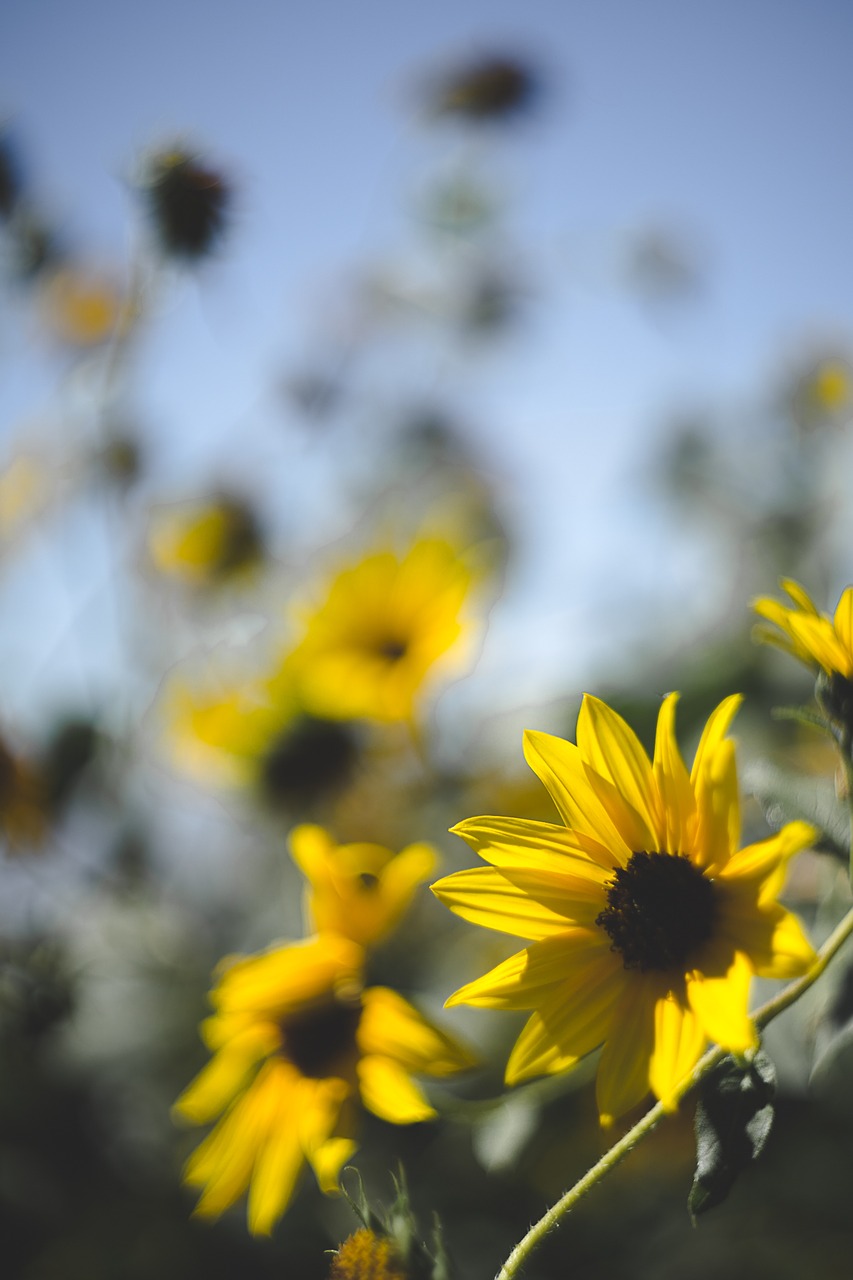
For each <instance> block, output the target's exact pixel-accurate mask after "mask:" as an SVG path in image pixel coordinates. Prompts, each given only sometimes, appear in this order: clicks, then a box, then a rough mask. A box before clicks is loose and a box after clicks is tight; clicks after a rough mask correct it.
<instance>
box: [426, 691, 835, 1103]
mask: <svg viewBox="0 0 853 1280" xmlns="http://www.w3.org/2000/svg"><path fill="white" fill-rule="evenodd" d="M676 701H677V694H670V695H669V696H668V697H667V698H666V699H665V700H664V702H663V704H662V706H661V709H660V714H659V717H658V725H657V738H656V742H655V752H654V760H653V761H650V760H649V758H648V756H647V755H646V752H645V751H644V749H643V747H642V746H641V745H640V742H639V740H638V739H637V737H636V735H635V734H634V733H633V731H632V730H631V729H630V728H629V726H628V725H627V724H626V723H625V721H624V720H622V718H621V717H620V716H618V715H617V714H616V713H615V712H614V711H612V710H611V709H610V708H609V707H608V706H606V705H605V704H604V703H603V702H600V701H599V700H598V699H596V698H591V697H585V698H584V701H583V704H582V706H581V711H580V715H579V717H578V726H577V746H575V745H573V744H572V743H570V742H566V741H564V740H563V739H562V738H555V737H552V736H550V735H549V734H544V733H529V732H528V733H527V734H526V735H525V754H526V757H527V761H528V763H529V764H530V766H531V768H532V769H533V770H534V771H535V772H536V773H537V774H538V776H539V778H540V779H541V781H542V782H543V783H544V784H545V786H546V787H547V789H548V791H549V793H550V795H551V798H552V800H553V801H554V803H555V805H556V807H557V809H558V810H559V813H560V816H561V818H562V819H563V823H564V824H565V825H564V826H558V825H554V824H551V823H548V822H535V821H532V820H529V819H521V818H518V819H514V818H497V817H484V818H471V819H468V820H467V821H465V822H462V823H460V824H459V826H457V827H455V828H454V830H455V831H456V832H457V833H458V834H459V835H461V836H462V837H463V838H464V839H465V840H467V841H468V843H469V844H470V845H471V846H472V847H473V848H474V849H475V850H476V851H477V853H478V854H479V855H480V856H481V857H482V858H483V859H484V861H486V862H488V863H490V864H491V865H490V866H489V867H481V868H476V869H474V870H470V871H460V872H457V873H456V874H454V875H451V876H447V877H446V878H445V879H443V880H440V881H439V882H438V884H436V885H434V886H433V888H434V892H435V893H436V894H437V895H438V897H439V898H440V899H441V900H442V901H443V902H444V903H445V904H446V905H447V906H448V907H450V908H451V910H453V911H455V912H456V913H457V914H458V915H461V916H462V917H463V918H464V919H466V920H470V921H472V922H473V923H474V924H480V925H485V926H487V927H489V928H492V929H500V930H503V931H504V932H506V933H511V934H515V935H516V936H518V937H521V938H526V939H529V940H530V942H531V945H530V946H528V947H526V948H525V949H524V950H523V951H520V952H518V953H517V954H516V955H514V956H512V957H511V958H510V959H509V960H507V961H505V962H504V963H503V964H500V965H498V966H497V968H495V969H493V970H492V971H491V972H490V973H487V974H486V975H485V976H484V977H482V978H479V979H477V980H476V981H474V982H470V983H468V984H467V985H466V986H464V987H462V988H461V989H460V990H459V991H457V992H456V993H455V994H454V995H452V996H451V997H450V999H449V1000H448V1002H447V1003H448V1004H449V1005H452V1004H472V1005H478V1006H481V1007H483V1008H495V1009H533V1010H535V1012H534V1013H533V1015H532V1017H531V1018H530V1019H529V1021H528V1022H527V1024H526V1026H525V1028H524V1030H523V1031H522V1033H521V1036H520V1037H519V1039H518V1041H517V1043H516V1045H515V1047H514V1049H513V1051H512V1054H511V1056H510V1060H509V1063H508V1065H507V1071H506V1077H507V1081H508V1083H510V1084H514V1083H516V1082H517V1081H520V1080H526V1079H527V1078H528V1077H531V1076H536V1075H540V1074H545V1073H552V1072H559V1071H564V1070H567V1069H568V1068H570V1067H573V1066H574V1065H575V1064H576V1063H577V1062H578V1061H579V1060H580V1059H581V1058H583V1057H584V1056H585V1055H586V1054H588V1053H590V1052H591V1051H592V1050H593V1049H596V1048H598V1047H599V1046H600V1045H603V1046H604V1049H603V1052H602V1055H601V1061H600V1064H599V1068H598V1078H597V1095H598V1105H599V1110H600V1112H601V1117H602V1122H603V1123H609V1122H610V1121H612V1120H613V1119H614V1118H615V1117H616V1116H619V1115H621V1114H623V1113H624V1112H625V1111H628V1110H629V1109H630V1108H631V1107H633V1106H634V1105H635V1104H636V1103H638V1102H640V1100H641V1099H642V1098H643V1097H644V1096H645V1094H646V1092H647V1091H648V1090H649V1089H651V1091H652V1092H653V1093H654V1094H655V1095H656V1096H657V1097H658V1098H659V1099H661V1101H662V1102H663V1103H664V1105H665V1106H667V1107H674V1106H675V1105H676V1104H677V1089H678V1086H679V1084H680V1083H681V1082H682V1081H683V1080H684V1078H685V1077H686V1076H687V1075H688V1074H689V1072H690V1071H691V1070H692V1068H693V1067H694V1066H695V1064H696V1062H697V1061H698V1059H699V1057H700V1056H701V1054H702V1052H703V1050H704V1048H705V1046H706V1043H707V1041H708V1040H713V1041H716V1043H717V1044H719V1045H721V1046H722V1047H723V1048H725V1049H728V1050H729V1051H731V1052H732V1053H737V1054H742V1053H746V1052H747V1051H748V1050H750V1049H754V1048H755V1047H756V1045H757V1043H758V1036H757V1033H756V1029H755V1026H754V1024H753V1022H752V1020H751V1019H750V1017H749V1014H748V1012H747V1008H748V1004H747V1002H748V994H749V983H750V979H751V977H752V975H753V974H758V975H760V976H762V977H770V978H787V977H790V976H792V975H794V974H800V973H803V972H804V971H805V970H806V969H807V968H808V966H809V965H810V964H811V962H812V961H813V959H814V953H813V951H812V948H811V947H810V946H809V943H808V942H807V941H806V938H805V937H804V935H803V932H802V930H801V928H800V925H799V924H798V922H797V920H796V918H795V917H794V916H793V915H791V914H790V913H789V912H788V911H786V910H784V908H782V907H781V906H779V904H778V903H777V902H776V895H777V894H778V892H779V891H780V889H781V887H782V882H783V880H784V875H785V866H786V863H787V861H788V859H789V858H790V856H791V855H792V854H794V853H796V852H797V851H798V850H800V849H802V848H804V847H805V846H806V845H808V844H809V843H810V841H811V840H812V839H813V837H814V835H815V832H814V831H813V830H812V828H811V827H809V826H807V825H806V824H805V823H802V822H793V823H789V824H788V825H787V826H785V827H784V828H783V829H782V830H781V831H780V832H779V833H778V834H777V835H774V836H771V837H770V838H769V839H767V840H763V841H761V842H759V843H757V844H752V845H749V846H747V847H746V848H744V849H739V847H738V846H739V842H740V805H739V796H738V782H737V773H736V767H735V751H734V743H733V742H732V741H731V739H729V738H727V737H726V731H727V729H728V726H729V724H730V722H731V719H732V717H733V715H734V713H735V711H736V710H737V707H738V705H739V702H740V699H739V698H738V697H737V696H733V697H730V698H727V699H726V700H725V701H724V702H722V703H721V704H720V705H719V707H717V709H716V711H714V712H713V714H712V715H711V717H710V719H709V720H708V723H707V725H706V726H705V730H704V733H703V735H702V739H701V741H700V743H699V747H698V749H697V752H696V757H695V760H694V762H693V768H692V771H691V772H690V773H688V771H687V768H686V766H685V764H684V761H683V760H682V758H681V754H680V752H679V749H678V745H677V742H676V739H675V704H676Z"/></svg>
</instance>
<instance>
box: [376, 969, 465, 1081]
mask: <svg viewBox="0 0 853 1280" xmlns="http://www.w3.org/2000/svg"><path fill="white" fill-rule="evenodd" d="M362 1003H363V1008H362V1015H361V1021H360V1023H359V1027H358V1032H357V1033H356V1040H357V1043H358V1046H359V1049H360V1050H361V1052H362V1053H363V1054H367V1055H381V1056H384V1057H387V1058H394V1059H395V1060H396V1061H397V1062H399V1063H400V1064H401V1066H403V1067H405V1068H406V1070H407V1071H418V1072H423V1073H424V1074H426V1075H434V1076H445V1075H450V1074H452V1073H453V1072H455V1071H463V1070H465V1069H466V1068H467V1067H472V1066H474V1064H475V1061H476V1060H475V1058H474V1057H473V1056H472V1055H471V1054H470V1053H469V1052H468V1051H467V1049H465V1048H463V1046H462V1045H460V1044H458V1043H457V1042H456V1041H455V1040H454V1039H453V1038H452V1037H451V1036H449V1035H446V1034H445V1033H444V1032H443V1031H440V1030H439V1029H438V1027H435V1026H433V1024H432V1023H431V1022H428V1021H427V1019H426V1018H424V1017H423V1016H422V1015H421V1014H420V1013H418V1011H417V1009H415V1008H414V1007H413V1006H412V1005H410V1004H409V1002H408V1000H404V999H403V997H402V996H401V995H398V993H397V992H396V991H392V990H391V989H390V988H389V987H369V988H368V989H367V991H365V993H364V997H363V1002H362Z"/></svg>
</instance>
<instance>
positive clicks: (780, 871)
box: [719, 822, 819, 903]
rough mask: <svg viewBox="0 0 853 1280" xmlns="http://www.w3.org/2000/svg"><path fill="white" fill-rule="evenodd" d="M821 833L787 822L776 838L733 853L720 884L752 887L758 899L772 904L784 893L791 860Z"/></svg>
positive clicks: (771, 837)
mask: <svg viewBox="0 0 853 1280" xmlns="http://www.w3.org/2000/svg"><path fill="white" fill-rule="evenodd" d="M818 834H819V833H818V831H817V829H816V828H815V827H812V826H810V825H809V823H807V822H788V823H786V824H785V826H784V827H782V829H781V831H778V832H777V833H776V835H775V836H769V837H768V838H767V839H766V840H759V841H757V842H756V843H755V844H750V845H747V846H746V847H745V848H743V849H739V850H738V852H737V853H734V854H732V857H731V858H730V859H729V862H728V863H727V865H726V866H725V867H723V868H722V870H721V871H720V874H719V879H720V883H721V885H734V886H737V885H740V884H744V885H745V884H749V885H751V886H754V887H755V888H756V891H757V892H758V894H759V900H760V901H761V902H762V903H764V902H768V901H772V900H773V899H775V898H776V896H777V894H779V893H780V892H781V890H782V886H783V884H784V882H785V874H786V872H787V866H788V860H789V859H790V858H792V857H793V856H794V854H795V853H799V852H800V851H801V850H802V849H807V848H809V846H811V845H813V844H814V843H815V841H816V840H817V838H818Z"/></svg>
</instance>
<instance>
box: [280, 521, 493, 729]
mask: <svg viewBox="0 0 853 1280" xmlns="http://www.w3.org/2000/svg"><path fill="white" fill-rule="evenodd" d="M473 585H474V576H473V572H472V569H471V567H470V565H469V564H468V562H467V561H466V560H465V559H464V558H463V556H462V555H461V554H460V553H459V551H458V550H457V549H456V548H454V547H453V546H451V545H450V543H448V542H445V541H443V540H442V539H440V538H422V539H421V540H419V541H417V542H415V543H414V544H413V545H412V546H411V547H410V548H409V550H408V551H406V552H405V553H404V554H403V555H400V554H398V553H397V552H396V551H392V550H387V551H377V552H374V553H372V554H371V555H368V556H366V557H365V558H364V559H362V560H360V561H359V562H358V563H357V564H353V565H349V566H347V567H346V568H343V569H341V570H340V571H339V572H338V574H337V575H336V577H334V578H333V579H332V581H331V582H330V583H329V585H328V587H327V589H326V591H325V595H324V597H323V598H322V599H321V601H320V603H319V604H318V605H317V607H316V608H315V609H314V610H313V611H309V612H307V613H306V615H305V616H304V619H303V621H304V634H303V636H302V638H301V639H300V640H299V642H298V643H297V645H296V647H295V649H294V651H293V653H292V654H291V657H290V662H291V664H292V667H293V669H294V670H295V671H296V672H297V673H298V679H299V682H300V687H301V690H302V695H303V697H304V699H305V703H306V705H307V706H308V707H309V708H310V709H311V710H313V711H314V712H315V713H316V714H318V715H323V716H330V717H335V718H339V719H343V720H351V719H367V720H379V721H395V720H409V719H411V718H412V716H413V715H414V711H415V707H416V703H417V701H418V699H419V698H420V697H421V696H422V693H423V690H424V687H425V685H426V684H427V682H428V681H430V680H431V679H432V678H433V677H434V676H435V675H436V674H437V673H438V671H439V668H444V669H445V670H446V669H447V668H448V667H450V666H451V665H452V664H453V663H454V662H455V663H457V664H458V662H459V660H460V658H464V656H465V654H466V651H467V646H466V645H465V643H464V642H465V640H466V639H467V638H469V637H470V633H471V625H470V623H468V622H466V621H465V619H464V618H463V611H464V608H465V605H466V603H467V601H468V597H469V595H470V594H471V590H472V587H473Z"/></svg>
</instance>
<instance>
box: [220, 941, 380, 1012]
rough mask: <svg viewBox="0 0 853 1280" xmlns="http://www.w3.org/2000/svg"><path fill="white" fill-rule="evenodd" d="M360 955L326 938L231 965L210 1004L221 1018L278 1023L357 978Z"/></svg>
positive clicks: (349, 944)
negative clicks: (246, 1015) (253, 1017)
mask: <svg viewBox="0 0 853 1280" xmlns="http://www.w3.org/2000/svg"><path fill="white" fill-rule="evenodd" d="M363 961H364V952H363V950H362V948H361V947H359V946H358V945H357V944H356V943H354V942H351V941H350V940H349V939H348V938H342V937H338V936H335V935H332V934H325V935H323V936H322V937H317V938H308V939H306V940H305V941H304V942H301V943H291V944H288V945H286V946H281V947H274V948H272V949H271V950H270V951H266V952H263V953H262V954H261V955H257V956H248V957H246V958H243V959H239V960H236V961H232V962H231V963H230V964H229V966H228V967H227V968H226V969H225V970H224V972H223V974H222V977H221V978H220V980H219V982H218V984H217V985H216V987H215V988H214V989H213V991H212V992H211V995H210V999H211V1002H212V1004H213V1005H214V1006H215V1008H216V1009H217V1010H218V1011H220V1012H222V1013H230V1012H252V1013H255V1014H259V1015H267V1016H268V1017H270V1018H271V1019H275V1018H281V1017H283V1016H284V1015H285V1014H286V1013H288V1012H291V1011H293V1010H296V1009H299V1008H301V1007H302V1006H304V1005H305V1004H306V1003H308V1002H310V1001H312V1000H316V999H317V998H318V997H320V996H322V995H325V994H326V993H328V992H329V991H330V990H334V989H335V988H336V987H337V986H340V985H346V984H352V983H354V982H356V981H358V979H359V978H360V975H361V969H362V965H363Z"/></svg>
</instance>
